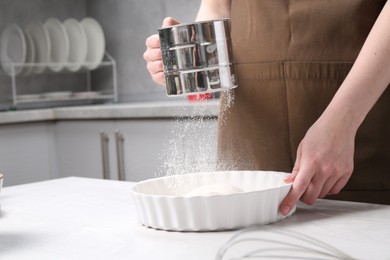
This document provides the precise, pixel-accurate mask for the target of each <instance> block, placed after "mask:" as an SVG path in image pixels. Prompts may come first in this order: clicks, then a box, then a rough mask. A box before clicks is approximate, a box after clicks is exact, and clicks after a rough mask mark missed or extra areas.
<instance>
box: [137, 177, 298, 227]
mask: <svg viewBox="0 0 390 260" xmlns="http://www.w3.org/2000/svg"><path fill="white" fill-rule="evenodd" d="M287 175H288V173H282V172H270V171H221V172H203V173H194V174H184V175H175V176H167V177H160V178H155V179H150V180H146V181H142V182H139V183H137V184H136V185H135V186H134V187H133V188H132V197H133V199H134V201H135V205H136V208H137V212H138V218H139V221H140V222H141V223H142V224H143V225H145V226H147V227H151V228H155V229H163V230H171V231H214V230H229V229H237V228H242V227H248V226H251V225H265V224H269V223H273V222H276V221H279V220H282V219H284V218H286V217H287V216H290V215H291V214H293V213H294V212H295V208H294V209H293V210H291V212H290V213H289V214H288V215H287V216H283V215H282V214H280V213H279V205H280V203H281V201H282V200H283V198H284V197H285V196H286V195H287V193H288V192H289V190H290V188H291V184H286V183H285V182H284V178H285V177H286V176H287ZM215 184H228V185H232V186H234V187H236V188H238V189H241V190H243V192H239V193H233V194H227V195H206V196H186V194H187V193H188V192H190V191H192V190H194V189H197V188H199V187H202V186H208V185H215Z"/></svg>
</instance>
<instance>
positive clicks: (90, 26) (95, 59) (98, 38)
mask: <svg viewBox="0 0 390 260" xmlns="http://www.w3.org/2000/svg"><path fill="white" fill-rule="evenodd" d="M81 25H82V26H83V28H84V30H85V34H86V36H87V43H88V51H87V58H86V63H85V65H84V68H86V69H89V70H93V69H96V68H97V66H99V64H100V63H101V62H102V60H103V56H104V51H105V48H106V47H105V45H106V43H105V38H104V32H103V29H102V27H101V26H100V24H99V23H98V22H97V21H96V20H95V19H93V18H89V17H88V18H84V19H83V20H82V21H81Z"/></svg>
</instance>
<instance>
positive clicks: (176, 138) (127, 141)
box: [116, 119, 217, 181]
mask: <svg viewBox="0 0 390 260" xmlns="http://www.w3.org/2000/svg"><path fill="white" fill-rule="evenodd" d="M116 128H117V129H118V130H119V131H120V132H122V134H123V135H124V162H125V163H124V164H125V167H124V168H125V169H124V170H125V176H126V180H127V181H140V180H144V179H149V178H153V177H156V176H165V175H167V174H181V173H184V172H183V171H187V172H188V171H191V172H194V171H201V170H208V169H210V168H211V166H215V161H216V150H217V149H216V148H217V122H216V120H201V121H196V120H190V121H178V120H173V119H171V120H168V119H167V120H163V119H153V120H131V121H130V120H126V121H119V122H118V123H117V125H116ZM206 164H207V165H206Z"/></svg>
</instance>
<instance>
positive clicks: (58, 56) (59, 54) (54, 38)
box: [44, 18, 69, 72]
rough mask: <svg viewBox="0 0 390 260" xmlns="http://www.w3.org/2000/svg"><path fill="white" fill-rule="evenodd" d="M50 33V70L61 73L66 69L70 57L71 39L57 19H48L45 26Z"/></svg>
mask: <svg viewBox="0 0 390 260" xmlns="http://www.w3.org/2000/svg"><path fill="white" fill-rule="evenodd" d="M44 26H45V28H46V30H47V31H48V33H49V37H50V42H51V52H50V56H49V68H50V69H51V70H52V71H54V72H59V71H61V70H62V69H63V68H64V65H65V63H66V62H68V57H69V38H68V34H67V32H66V30H65V28H64V26H63V25H62V23H61V22H60V21H59V20H58V19H55V18H50V19H48V20H47V21H46V22H45V24H44Z"/></svg>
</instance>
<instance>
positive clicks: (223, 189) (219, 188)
mask: <svg viewBox="0 0 390 260" xmlns="http://www.w3.org/2000/svg"><path fill="white" fill-rule="evenodd" d="M240 192H244V191H243V190H242V189H240V188H237V187H236V186H233V185H230V184H212V185H205V186H201V187H199V188H196V189H193V190H191V191H190V192H188V193H186V194H184V196H186V197H194V196H211V195H228V194H234V193H240Z"/></svg>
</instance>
